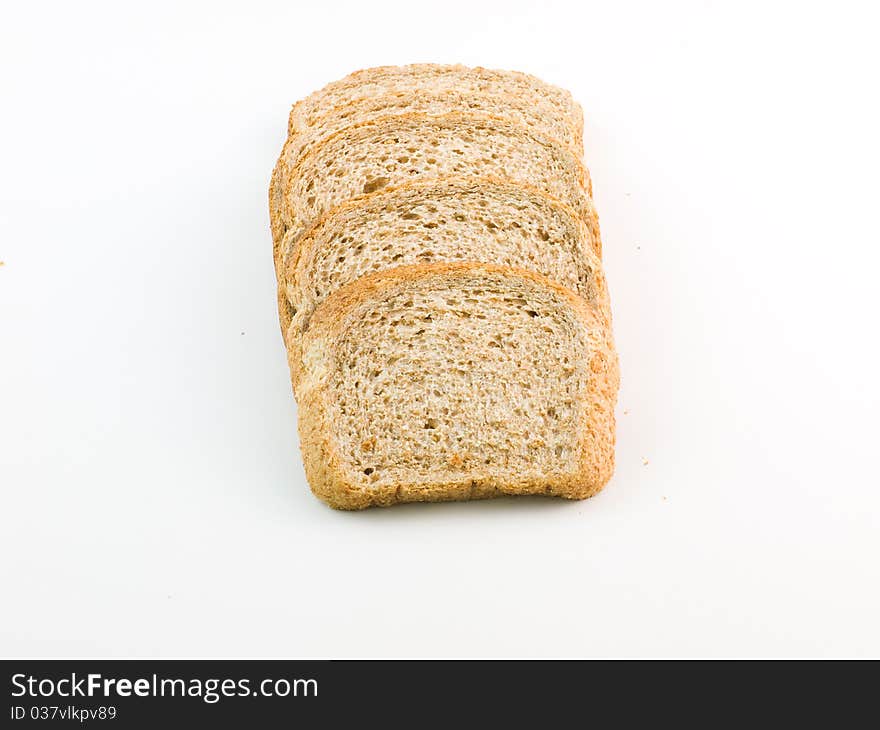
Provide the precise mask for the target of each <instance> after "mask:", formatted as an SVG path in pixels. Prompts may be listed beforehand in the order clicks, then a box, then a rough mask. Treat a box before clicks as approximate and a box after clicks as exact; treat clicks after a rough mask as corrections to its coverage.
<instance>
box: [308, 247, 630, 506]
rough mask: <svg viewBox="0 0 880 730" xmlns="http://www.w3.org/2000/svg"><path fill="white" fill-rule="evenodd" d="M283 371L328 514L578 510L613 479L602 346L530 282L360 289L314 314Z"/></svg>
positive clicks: (392, 274) (559, 292)
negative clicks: (466, 504) (555, 503)
mask: <svg viewBox="0 0 880 730" xmlns="http://www.w3.org/2000/svg"><path fill="white" fill-rule="evenodd" d="M290 365H291V369H292V370H300V371H301V372H300V375H299V377H298V380H299V388H298V403H299V429H300V439H301V448H302V453H303V462H304V464H305V470H306V476H307V477H308V480H309V484H310V485H311V488H312V490H313V491H314V493H315V494H316V495H317V496H318V497H320V498H321V499H322V500H324V501H325V502H327V503H328V504H330V505H331V506H333V507H337V508H341V509H361V508H364V507H368V506H371V505H389V504H394V503H396V502H411V501H440V500H457V499H474V498H482V497H492V496H496V495H502V494H548V495H556V496H560V497H567V498H570V499H583V498H585V497H589V496H591V495H593V494H595V493H596V492H597V491H599V490H600V489H601V488H602V487H603V486H604V485H605V483H606V482H607V481H608V479H609V478H610V476H611V473H612V471H613V468H614V403H615V400H616V397H617V387H618V370H617V358H616V355H615V353H614V350H613V345H612V344H611V342H610V337H609V332H608V330H607V328H606V327H605V326H604V325H603V324H601V323H600V322H599V321H598V319H597V317H596V316H595V313H594V312H593V310H592V309H591V308H590V306H589V305H588V304H587V302H586V301H585V300H584V299H583V298H582V297H580V296H578V295H577V294H575V293H574V292H571V291H569V290H568V289H565V288H564V287H561V286H559V285H558V284H555V283H553V282H551V281H550V280H549V279H546V278H545V277H542V276H540V275H538V274H534V273H530V272H527V271H522V270H518V269H512V268H507V267H501V266H494V265H487V264H463V263H456V264H426V265H417V266H410V267H401V268H396V269H391V270H388V271H385V272H381V273H378V274H374V275H371V276H367V277H363V278H361V279H359V280H357V281H356V282H354V283H352V284H349V285H348V286H346V287H344V288H342V289H340V290H339V291H337V292H336V293H335V294H333V295H331V296H330V297H329V298H328V299H327V300H326V301H325V302H324V303H323V304H322V305H321V306H320V307H318V309H317V310H316V312H315V314H314V316H313V317H312V320H311V324H310V326H309V328H308V330H307V331H306V333H305V335H304V339H303V354H302V358H301V360H300V361H299V362H296V361H294V360H293V359H291V362H290Z"/></svg>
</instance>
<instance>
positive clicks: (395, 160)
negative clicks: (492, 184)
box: [281, 114, 590, 237]
mask: <svg viewBox="0 0 880 730" xmlns="http://www.w3.org/2000/svg"><path fill="white" fill-rule="evenodd" d="M487 175H488V176H496V177H500V178H503V179H508V180H511V181H513V182H519V183H523V184H527V185H528V184H530V185H534V186H535V187H537V188H539V189H541V190H543V191H544V192H546V193H549V194H550V195H552V196H553V197H556V198H558V199H559V200H561V201H562V202H563V203H565V204H566V205H568V206H570V207H571V208H573V209H574V210H575V211H576V212H577V213H578V214H579V215H583V216H586V215H588V214H589V210H590V208H589V200H588V196H589V192H590V183H589V178H588V175H587V172H586V170H585V169H584V166H583V165H582V164H581V161H580V160H579V158H578V157H577V156H576V155H575V154H574V153H573V152H572V151H571V150H570V149H569V148H568V147H566V146H565V145H563V144H562V143H560V142H558V141H557V140H554V139H551V138H549V137H542V136H540V135H538V134H535V133H534V132H532V131H530V130H529V129H527V128H525V127H522V126H520V125H518V124H516V123H514V122H511V121H509V120H506V119H500V118H497V117H487V116H477V115H470V114H447V115H444V116H440V117H436V116H430V115H425V114H399V115H392V116H384V117H380V118H378V119H375V120H372V121H369V122H364V123H361V124H355V125H353V126H350V127H346V128H345V129H342V130H340V131H339V132H336V133H335V134H333V135H331V136H329V137H327V138H326V139H324V140H322V141H321V142H320V143H319V144H317V145H315V146H314V147H312V148H311V149H310V150H309V151H308V153H307V154H305V155H304V156H303V157H301V158H300V160H299V162H298V163H297V165H296V167H295V168H294V169H293V170H291V171H290V172H289V174H288V176H287V179H286V180H284V182H283V188H282V193H283V205H282V210H281V213H282V217H283V219H284V220H283V227H284V228H285V230H286V232H287V233H286V235H293V236H294V237H296V236H299V235H301V234H302V232H303V229H304V228H305V227H306V226H307V225H309V224H310V223H311V222H312V221H314V220H315V219H317V218H318V217H319V216H320V215H321V214H322V213H324V212H325V211H327V210H329V209H331V208H333V207H334V206H336V205H339V204H340V203H342V202H345V201H346V200H350V199H352V198H355V197H357V196H359V195H363V194H367V193H371V192H375V191H376V190H380V189H382V188H385V187H394V186H398V185H401V184H402V183H405V182H408V181H410V180H414V179H436V178H440V177H450V176H460V177H472V178H473V177H485V176H487Z"/></svg>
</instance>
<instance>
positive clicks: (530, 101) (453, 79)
mask: <svg viewBox="0 0 880 730" xmlns="http://www.w3.org/2000/svg"><path fill="white" fill-rule="evenodd" d="M426 92H429V93H433V94H447V93H449V94H463V95H476V94H492V95H496V96H500V97H505V98H506V99H507V102H508V103H510V104H511V105H515V104H518V103H522V104H525V105H526V106H528V107H530V108H533V109H535V110H536V112H537V113H539V114H540V115H541V116H543V117H545V118H546V119H547V120H548V123H550V124H554V125H563V126H567V127H571V128H572V130H573V132H574V135H575V139H577V140H580V139H581V138H582V137H583V131H584V115H583V110H582V109H581V107H580V105H579V104H578V103H577V102H576V101H575V100H574V99H573V98H572V96H571V94H569V93H568V92H567V91H565V90H564V89H560V88H559V87H557V86H551V85H550V84H547V83H545V82H543V81H541V80H540V79H538V78H535V77H534V76H530V75H528V74H524V73H519V72H517V71H497V70H492V69H485V68H479V67H477V68H468V67H467V66H461V65H441V64H432V63H424V64H412V65H408V66H380V67H377V68H369V69H365V70H362V71H356V72H355V73H353V74H350V75H348V76H346V77H345V78H343V79H340V80H338V81H334V82H332V83H330V84H328V85H327V86H325V87H324V88H323V89H321V90H320V91H316V92H315V93H313V94H311V95H310V96H308V97H306V98H305V99H303V100H302V101H300V102H298V103H297V104H296V105H294V107H293V109H292V110H291V112H290V118H289V120H288V129H289V133H290V135H297V134H303V133H310V132H312V131H314V130H316V129H320V128H321V126H322V125H323V124H325V123H326V120H327V118H328V117H333V116H334V115H335V114H337V112H338V110H339V109H341V108H343V107H357V106H358V105H360V104H361V103H363V102H364V101H365V100H367V101H368V100H370V99H372V98H375V97H379V96H388V95H392V96H393V95H401V96H404V97H410V98H412V97H416V96H420V95H422V94H424V93H426Z"/></svg>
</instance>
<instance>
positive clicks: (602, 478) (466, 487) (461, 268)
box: [290, 264, 619, 509]
mask: <svg viewBox="0 0 880 730" xmlns="http://www.w3.org/2000/svg"><path fill="white" fill-rule="evenodd" d="M475 273H481V274H484V275H486V276H493V275H494V276H501V277H510V278H513V279H519V280H526V281H530V282H533V283H537V284H538V285H539V286H541V287H545V288H547V289H550V290H551V291H553V292H554V293H555V294H556V295H557V296H558V297H559V298H560V299H562V300H563V301H564V302H565V303H566V304H567V305H568V306H569V307H571V309H572V310H573V311H574V312H575V313H576V315H577V317H578V319H579V320H580V321H581V322H582V323H583V324H584V326H585V328H586V331H587V333H588V337H589V342H590V348H589V362H588V364H587V365H588V369H589V373H590V376H589V377H590V380H589V383H588V387H587V391H588V396H587V397H588V403H587V404H586V408H585V411H584V412H585V413H587V414H588V420H587V422H586V423H584V424H583V437H582V442H581V443H582V448H581V458H580V460H579V469H578V471H577V472H576V473H572V474H570V475H568V476H567V477H564V478H560V477H558V476H556V477H554V476H546V477H540V478H523V479H510V480H501V479H498V478H496V477H483V476H480V477H476V478H471V477H462V478H459V479H456V480H452V481H445V482H440V483H430V484H405V483H404V484H397V485H376V486H371V487H364V486H361V485H359V484H355V483H353V482H352V481H350V480H349V479H348V478H347V476H346V474H345V470H344V468H343V467H342V461H341V458H340V456H339V454H338V451H337V449H336V446H335V443H334V438H333V433H334V429H333V424H331V423H328V422H327V420H326V419H327V407H326V404H325V402H324V399H325V398H326V397H327V395H328V394H327V392H326V390H325V385H326V376H327V373H326V372H324V371H323V370H322V368H323V367H324V365H323V364H322V363H321V362H320V361H316V360H314V359H313V357H312V355H313V354H314V355H315V356H316V357H318V358H321V357H322V356H321V353H326V352H331V351H332V347H333V343H334V341H335V340H336V338H337V337H339V336H340V335H341V334H342V331H343V330H342V329H341V328H343V327H344V321H345V317H346V314H347V312H349V311H350V310H351V308H352V307H355V306H357V304H358V303H359V302H362V301H365V300H368V299H370V298H372V297H375V296H378V295H381V293H382V292H383V291H386V290H390V289H392V288H393V287H396V286H400V285H405V284H406V283H408V282H414V281H417V280H419V279H421V278H422V277H431V276H436V277H455V276H473V275H474V274H475ZM300 353H304V355H303V354H299V355H297V356H293V354H292V353H291V356H290V366H291V374H292V375H293V376H294V380H296V381H297V382H298V383H299V387H298V388H297V400H298V403H299V428H300V441H301V448H302V454H303V462H304V465H305V470H306V476H307V478H308V481H309V484H310V486H311V488H312V491H313V492H314V493H315V495H316V496H318V497H319V498H320V499H322V500H323V501H325V502H326V503H327V504H329V505H330V506H332V507H335V508H337V509H363V508H365V507H370V506H386V505H391V504H396V503H399V502H413V501H420V502H424V501H449V500H460V499H478V498H486V497H493V496H499V495H504V494H511V495H512V494H547V495H552V496H558V497H565V498H568V499H584V498H586V497H589V496H592V495H593V494H595V493H596V492H598V491H599V490H601V489H602V487H603V486H604V485H605V484H606V483H607V481H608V480H609V479H610V477H611V474H612V472H613V470H614V404H615V401H616V397H617V388H618V384H619V371H618V365H617V355H616V353H615V352H614V346H613V343H612V341H611V338H610V333H609V331H608V328H607V327H606V326H605V325H604V324H602V323H601V322H600V321H599V319H598V318H597V317H596V315H595V314H594V312H593V311H592V310H591V308H590V307H589V306H588V305H587V303H586V302H585V301H584V300H583V298H581V297H580V296H579V295H577V294H575V293H574V292H572V291H569V290H568V289H566V288H565V287H562V286H560V285H558V284H556V283H555V282H552V281H550V280H549V279H547V278H545V277H543V276H541V275H539V274H534V273H532V272H528V271H524V270H520V269H511V268H508V267H503V266H495V265H490V264H424V265H416V266H407V267H401V268H397V269H391V270H388V271H383V272H379V273H377V274H374V275H371V276H367V277H363V278H361V279H359V280H357V281H355V282H353V283H351V284H349V285H348V286H346V287H343V288H342V289H340V290H339V291H337V292H335V293H334V294H333V295H331V296H330V297H329V298H328V299H327V300H326V301H325V302H324V303H323V304H322V305H321V306H320V307H319V308H318V309H317V310H316V312H315V314H314V316H313V317H312V320H311V325H310V328H309V330H308V332H307V333H306V334H305V336H304V337H303V342H302V349H301V350H300ZM303 356H304V357H305V358H306V359H307V362H304V361H303Z"/></svg>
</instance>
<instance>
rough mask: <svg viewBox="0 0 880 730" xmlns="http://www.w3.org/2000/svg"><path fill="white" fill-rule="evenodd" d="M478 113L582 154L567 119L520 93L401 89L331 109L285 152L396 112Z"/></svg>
mask: <svg viewBox="0 0 880 730" xmlns="http://www.w3.org/2000/svg"><path fill="white" fill-rule="evenodd" d="M453 113H462V114H478V115H484V116H495V117H501V118H503V119H508V120H510V121H512V122H516V123H517V124H520V125H522V126H523V127H526V128H527V129H529V130H531V131H532V132H535V133H536V134H539V135H543V136H546V137H552V138H553V139H556V140H558V141H560V142H562V143H563V144H565V145H567V146H568V147H569V148H571V150H572V151H573V152H574V153H575V154H576V155H578V156H579V157H580V156H582V155H583V153H584V145H583V139H582V138H581V137H580V136H579V135H578V134H577V132H576V131H575V129H574V126H573V125H572V123H571V121H570V120H569V119H568V118H559V117H556V116H552V115H550V116H548V115H547V114H546V110H545V109H542V108H541V107H536V106H535V105H534V104H531V103H529V102H528V101H527V100H523V99H521V98H517V97H510V96H500V95H492V94H473V93H463V92H461V91H457V90H454V89H453V90H447V91H443V92H439V93H437V92H429V91H420V92H417V93H412V92H398V93H396V94H387V95H384V96H368V97H363V98H359V99H356V100H354V101H352V102H350V103H347V104H345V105H343V106H341V107H338V108H336V109H334V110H333V111H332V113H329V114H327V115H326V116H325V117H324V118H323V120H322V122H321V124H320V125H318V126H315V127H311V128H307V129H305V130H303V131H301V132H297V133H292V134H290V135H289V136H288V138H287V141H286V142H285V149H284V151H283V153H282V157H283V158H284V159H285V160H286V161H287V164H288V166H289V167H295V166H296V163H297V161H298V159H299V158H300V157H301V156H302V155H303V154H305V153H307V152H308V150H309V148H310V147H312V146H313V145H315V144H317V143H318V142H320V140H322V139H324V138H325V137H329V136H330V135H331V134H333V133H334V132H338V131H339V130H340V129H344V128H345V127H349V126H351V125H352V124H357V123H361V122H368V121H370V120H371V119H377V118H378V117H384V116H391V115H394V114H429V115H432V116H443V115H444V114H453Z"/></svg>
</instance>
